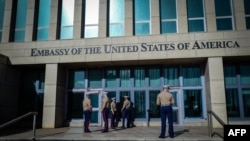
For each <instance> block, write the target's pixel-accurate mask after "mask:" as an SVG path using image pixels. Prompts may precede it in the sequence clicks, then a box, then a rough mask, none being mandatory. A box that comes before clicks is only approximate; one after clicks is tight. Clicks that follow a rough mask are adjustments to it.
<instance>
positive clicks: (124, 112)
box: [122, 109, 130, 128]
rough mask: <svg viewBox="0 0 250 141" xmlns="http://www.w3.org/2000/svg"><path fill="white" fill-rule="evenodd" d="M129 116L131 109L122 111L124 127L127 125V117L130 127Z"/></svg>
mask: <svg viewBox="0 0 250 141" xmlns="http://www.w3.org/2000/svg"><path fill="white" fill-rule="evenodd" d="M129 116H130V109H125V110H123V113H122V127H125V126H124V125H125V118H126V119H127V128H129V127H130V122H129Z"/></svg>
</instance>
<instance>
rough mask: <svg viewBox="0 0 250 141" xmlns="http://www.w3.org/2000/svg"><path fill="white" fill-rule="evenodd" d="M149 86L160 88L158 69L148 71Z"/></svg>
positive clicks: (153, 68) (159, 72)
mask: <svg viewBox="0 0 250 141" xmlns="http://www.w3.org/2000/svg"><path fill="white" fill-rule="evenodd" d="M148 75H149V86H150V87H158V86H161V80H160V75H161V71H160V68H157V67H152V68H150V69H149V74H148Z"/></svg>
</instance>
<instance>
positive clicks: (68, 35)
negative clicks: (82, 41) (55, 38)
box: [60, 0, 75, 39]
mask: <svg viewBox="0 0 250 141" xmlns="http://www.w3.org/2000/svg"><path fill="white" fill-rule="evenodd" d="M74 7H75V1H74V0H63V1H62V14H61V26H60V28H61V30H60V39H72V38H73V24H74Z"/></svg>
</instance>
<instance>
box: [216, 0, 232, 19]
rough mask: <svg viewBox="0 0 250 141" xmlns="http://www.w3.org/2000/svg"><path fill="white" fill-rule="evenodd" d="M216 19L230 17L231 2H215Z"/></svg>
mask: <svg viewBox="0 0 250 141" xmlns="http://www.w3.org/2000/svg"><path fill="white" fill-rule="evenodd" d="M215 11H216V17H218V16H231V15H232V13H231V0H215Z"/></svg>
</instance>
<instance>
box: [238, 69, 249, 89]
mask: <svg viewBox="0 0 250 141" xmlns="http://www.w3.org/2000/svg"><path fill="white" fill-rule="evenodd" d="M240 81H241V84H242V85H250V65H241V66H240Z"/></svg>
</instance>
